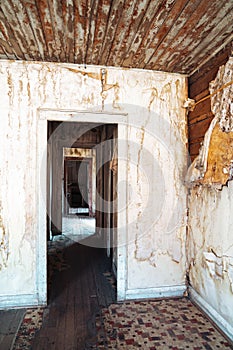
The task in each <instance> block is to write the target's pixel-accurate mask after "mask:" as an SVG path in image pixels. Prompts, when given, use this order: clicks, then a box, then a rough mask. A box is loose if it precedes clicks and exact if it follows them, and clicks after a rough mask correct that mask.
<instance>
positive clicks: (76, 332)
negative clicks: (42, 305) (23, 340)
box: [32, 242, 115, 350]
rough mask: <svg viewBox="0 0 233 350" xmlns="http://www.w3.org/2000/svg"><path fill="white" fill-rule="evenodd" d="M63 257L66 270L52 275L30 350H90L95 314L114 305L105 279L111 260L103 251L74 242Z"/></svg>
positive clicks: (110, 290)
mask: <svg viewBox="0 0 233 350" xmlns="http://www.w3.org/2000/svg"><path fill="white" fill-rule="evenodd" d="M63 257H64V263H65V264H66V265H67V268H64V269H61V271H56V272H55V273H54V276H53V279H52V283H51V290H50V291H49V307H48V308H47V309H46V313H45V317H44V320H43V325H42V328H41V330H40V331H39V332H38V333H37V335H36V337H35V339H34V342H33V347H32V348H33V350H43V349H44V350H48V349H49V350H55V349H56V350H60V349H66V350H74V349H75V350H78V349H80V350H82V349H91V345H92V344H95V341H96V331H95V317H96V314H98V313H99V312H100V310H101V308H102V307H105V306H107V305H109V304H111V303H112V302H114V301H115V289H114V288H113V287H112V286H111V283H110V282H108V280H107V278H106V273H108V272H109V271H111V260H110V259H108V258H107V257H106V251H105V250H104V249H99V248H91V247H88V246H85V245H81V244H79V243H75V242H74V244H72V245H70V246H69V247H68V248H66V249H64V252H63Z"/></svg>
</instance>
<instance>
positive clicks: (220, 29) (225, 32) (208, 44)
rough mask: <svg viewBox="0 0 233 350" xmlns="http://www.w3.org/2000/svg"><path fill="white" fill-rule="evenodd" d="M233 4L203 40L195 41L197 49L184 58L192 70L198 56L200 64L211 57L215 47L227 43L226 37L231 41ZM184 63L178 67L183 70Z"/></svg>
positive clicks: (232, 35) (185, 63) (185, 64)
mask: <svg viewBox="0 0 233 350" xmlns="http://www.w3.org/2000/svg"><path fill="white" fill-rule="evenodd" d="M232 33H233V6H232V9H231V10H230V11H229V13H228V14H226V15H224V17H223V18H222V19H221V20H220V22H219V23H218V24H217V25H216V26H214V27H213V29H212V30H211V31H210V32H209V34H208V35H206V36H205V37H204V38H202V40H201V41H199V40H196V41H195V44H196V46H195V49H194V50H193V52H192V54H190V53H189V54H188V55H187V57H186V58H185V59H184V61H183V62H182V64H184V66H185V67H188V68H187V69H188V70H189V71H190V72H191V71H193V70H194V68H195V66H196V57H198V60H199V64H200V63H201V61H204V60H205V58H206V57H210V55H211V53H212V52H213V51H214V50H215V48H216V47H217V48H219V49H220V47H221V45H222V43H223V42H225V43H227V41H226V39H227V37H228V38H229V39H228V40H229V41H231V40H232V39H233V34H232ZM182 64H181V63H179V64H177V65H176V67H177V69H179V70H180V71H182Z"/></svg>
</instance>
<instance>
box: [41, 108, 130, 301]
mask: <svg viewBox="0 0 233 350" xmlns="http://www.w3.org/2000/svg"><path fill="white" fill-rule="evenodd" d="M37 112H38V113H37V116H38V118H37V122H38V134H37V174H38V178H37V182H38V188H39V194H38V208H37V212H38V216H37V228H38V230H37V232H38V236H37V241H36V246H37V264H36V266H37V271H36V276H37V293H38V303H39V304H46V303H47V230H46V226H47V212H48V213H49V211H50V209H49V206H48V205H47V151H48V145H47V131H48V130H47V128H48V121H61V122H63V121H64V122H77V123H82V122H84V123H100V124H117V127H118V168H119V169H121V171H119V172H118V176H117V184H119V183H121V191H119V192H118V193H117V203H118V205H117V206H118V208H125V210H120V211H119V212H118V215H117V229H116V237H117V276H116V277H117V300H118V301H122V300H125V299H126V289H127V265H128V264H127V247H126V242H127V237H128V232H127V206H126V203H127V198H128V193H127V161H126V160H127V159H128V147H127V140H128V114H127V113H111V112H109V113H108V112H88V111H79V110H67V109H66V110H62V109H47V108H46V109H45V108H39V109H38V111H37ZM120 140H124V141H125V142H119V141H120ZM122 184H124V187H125V188H124V190H122ZM48 191H49V192H50V191H51V189H50V188H48Z"/></svg>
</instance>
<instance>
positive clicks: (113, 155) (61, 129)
mask: <svg viewBox="0 0 233 350" xmlns="http://www.w3.org/2000/svg"><path fill="white" fill-rule="evenodd" d="M48 130H49V132H48V173H47V179H48V180H47V181H48V184H47V187H48V189H50V190H49V191H47V195H48V199H47V203H48V209H49V208H51V210H50V216H49V218H48V221H49V223H48V228H49V231H50V232H48V237H49V239H50V240H51V239H52V240H53V239H54V238H55V237H57V236H58V237H59V236H61V235H63V236H65V237H67V238H69V239H71V240H72V241H73V242H75V243H77V242H78V243H79V244H83V245H86V246H91V247H94V248H103V249H104V250H105V255H106V257H107V258H108V259H110V260H111V264H112V271H113V272H114V273H115V274H116V271H117V247H116V245H114V243H115V242H116V237H115V235H116V232H117V205H116V202H117V174H118V171H117V144H118V126H117V124H93V123H73V122H62V123H59V122H51V121H50V122H48ZM113 165H114V166H113ZM48 211H49V210H48ZM93 223H94V224H93Z"/></svg>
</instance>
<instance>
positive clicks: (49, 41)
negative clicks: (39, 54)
mask: <svg viewBox="0 0 233 350" xmlns="http://www.w3.org/2000/svg"><path fill="white" fill-rule="evenodd" d="M36 5H37V9H38V13H39V18H40V22H41V28H42V30H43V34H44V38H45V42H46V48H45V50H46V51H47V53H48V54H47V58H48V61H58V62H59V56H58V55H57V54H56V53H57V50H56V48H55V47H54V35H53V27H52V22H51V20H52V19H51V16H50V11H49V6H48V3H47V0H40V1H36Z"/></svg>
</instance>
